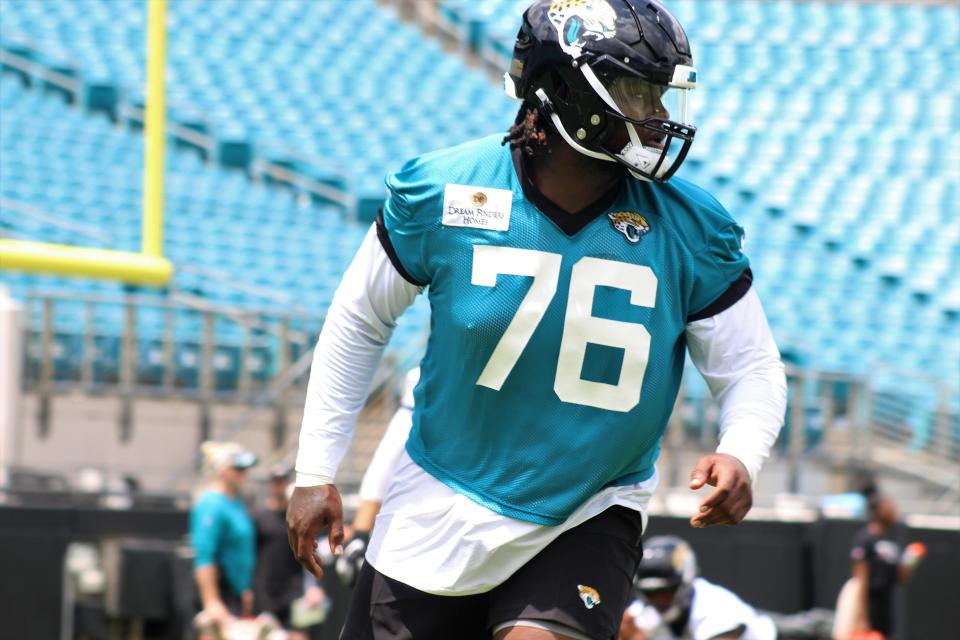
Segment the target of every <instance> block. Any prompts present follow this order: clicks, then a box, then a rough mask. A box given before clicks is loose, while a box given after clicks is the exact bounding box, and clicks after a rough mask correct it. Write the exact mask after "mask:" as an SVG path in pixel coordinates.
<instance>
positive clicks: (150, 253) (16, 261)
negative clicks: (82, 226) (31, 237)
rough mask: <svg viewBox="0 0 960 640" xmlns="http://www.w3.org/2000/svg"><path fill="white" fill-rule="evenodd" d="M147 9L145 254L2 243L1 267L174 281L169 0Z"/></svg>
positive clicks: (154, 2)
mask: <svg viewBox="0 0 960 640" xmlns="http://www.w3.org/2000/svg"><path fill="white" fill-rule="evenodd" d="M147 6H148V11H147V96H146V101H145V102H146V104H145V105H144V110H145V115H144V123H143V135H144V150H145V153H144V155H145V157H144V166H143V225H142V241H141V245H140V252H139V253H137V252H132V251H112V250H108V249H94V248H89V247H74V246H69V245H61V244H52V243H45V242H32V241H26V240H9V239H0V268H4V269H16V270H20V271H38V272H44V273H56V274H60V275H66V276H77V277H88V278H102V279H107V280H119V281H121V282H126V283H129V284H139V285H153V286H161V285H165V284H166V283H168V282H169V281H170V279H171V278H172V277H173V264H172V263H171V262H170V261H169V260H167V259H166V258H165V257H164V256H163V177H164V140H165V133H164V129H165V128H166V106H165V102H166V94H165V91H166V88H165V86H164V84H165V83H164V68H165V66H166V44H167V42H166V41H167V29H166V15H167V0H147Z"/></svg>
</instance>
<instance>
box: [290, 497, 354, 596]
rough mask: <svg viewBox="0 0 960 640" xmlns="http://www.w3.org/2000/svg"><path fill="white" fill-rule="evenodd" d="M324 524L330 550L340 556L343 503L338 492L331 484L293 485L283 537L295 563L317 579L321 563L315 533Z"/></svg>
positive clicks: (321, 568) (318, 532) (320, 571)
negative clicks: (285, 538)
mask: <svg viewBox="0 0 960 640" xmlns="http://www.w3.org/2000/svg"><path fill="white" fill-rule="evenodd" d="M324 527H329V528H330V531H329V534H328V535H327V539H328V542H329V543H330V551H331V552H332V553H333V555H335V556H341V555H343V503H342V502H341V501H340V492H339V491H337V487H336V486H334V485H332V484H321V485H318V486H316V487H297V488H295V489H294V490H293V497H292V498H290V506H288V507H287V540H288V541H289V542H290V549H291V550H293V555H294V557H295V558H296V559H297V562H299V563H300V564H302V565H303V566H304V567H305V568H306V569H307V571H309V572H310V573H312V574H313V575H314V576H316V577H317V578H318V579H319V578H321V577H323V566H322V565H321V563H320V559H319V558H318V557H317V555H316V553H315V550H316V548H317V536H318V535H319V534H320V531H322V530H323V529H324Z"/></svg>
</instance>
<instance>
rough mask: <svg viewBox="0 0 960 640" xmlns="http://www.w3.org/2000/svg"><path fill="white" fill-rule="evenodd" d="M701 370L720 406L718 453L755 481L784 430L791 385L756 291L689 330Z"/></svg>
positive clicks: (688, 339) (691, 351) (695, 359)
mask: <svg viewBox="0 0 960 640" xmlns="http://www.w3.org/2000/svg"><path fill="white" fill-rule="evenodd" d="M687 343H688V346H689V349H690V355H691V358H692V359H693V362H694V364H695V365H696V367H697V369H698V370H699V371H700V373H701V374H702V375H703V377H704V379H705V380H706V381H707V384H708V385H709V387H710V391H711V393H712V394H713V396H714V398H716V400H717V402H718V403H719V404H720V444H719V446H718V447H717V452H718V453H725V454H728V455H732V456H734V457H735V458H737V459H738V460H740V461H741V462H742V463H743V465H744V466H745V467H746V468H747V471H748V472H749V473H750V479H751V480H755V479H756V476H757V473H758V472H759V471H760V467H761V466H762V465H763V461H764V460H765V459H766V458H767V456H769V454H770V449H771V448H772V447H773V443H774V442H775V441H776V439H777V436H778V435H779V433H780V428H781V427H782V426H783V417H784V412H785V410H786V404H787V385H786V377H785V375H784V368H783V363H782V362H781V360H780V352H779V351H778V350H777V346H776V343H775V342H774V341H773V335H772V333H771V332H770V327H769V325H768V323H767V320H766V316H765V315H764V313H763V307H762V306H761V305H760V300H759V298H758V297H757V295H756V293H755V292H754V291H752V290H751V291H748V292H747V293H746V294H745V295H744V296H743V298H741V299H740V300H739V301H738V302H737V303H736V304H734V305H733V306H731V307H730V308H729V309H727V310H726V311H723V312H722V313H720V314H718V315H716V316H714V317H711V318H707V319H705V320H698V321H696V322H692V323H690V324H689V325H688V326H687Z"/></svg>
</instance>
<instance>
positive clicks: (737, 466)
mask: <svg viewBox="0 0 960 640" xmlns="http://www.w3.org/2000/svg"><path fill="white" fill-rule="evenodd" d="M706 484H708V485H710V486H711V487H716V489H714V490H713V491H712V492H710V495H708V496H707V498H706V499H705V500H704V501H703V502H701V503H700V510H699V512H698V513H697V514H696V515H695V516H693V517H692V518H690V525H691V526H692V527H695V528H697V529H702V528H704V527H709V526H712V525H715V524H737V523H739V522H740V521H741V520H743V519H744V517H746V515H747V512H748V511H750V507H752V506H753V488H752V487H751V486H750V474H749V473H748V472H747V468H746V467H745V466H743V463H742V462H740V461H739V460H737V459H736V458H734V457H733V456H731V455H727V454H725V453H711V454H709V455H706V456H703V457H702V458H700V460H699V461H698V462H697V466H696V467H695V468H694V469H693V472H692V473H691V474H690V488H691V489H693V490H697V489H699V488H700V487H702V486H704V485H706Z"/></svg>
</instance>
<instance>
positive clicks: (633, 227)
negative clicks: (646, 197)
mask: <svg viewBox="0 0 960 640" xmlns="http://www.w3.org/2000/svg"><path fill="white" fill-rule="evenodd" d="M607 217H608V218H610V222H611V223H612V224H613V228H614V229H616V230H617V231H619V232H620V233H622V234H623V237H625V238H626V239H627V240H629V241H630V242H632V243H634V244H636V243H637V242H640V238H642V237H643V236H644V235H646V233H647V232H648V231H650V223H648V222H647V219H646V218H644V217H643V216H642V215H640V214H639V213H637V212H636V211H617V212H615V213H608V214H607Z"/></svg>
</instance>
